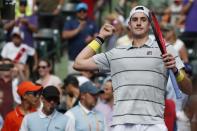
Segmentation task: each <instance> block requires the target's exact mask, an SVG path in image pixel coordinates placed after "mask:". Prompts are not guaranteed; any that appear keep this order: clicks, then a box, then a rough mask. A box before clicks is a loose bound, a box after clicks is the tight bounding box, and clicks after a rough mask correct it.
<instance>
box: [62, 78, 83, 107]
mask: <svg viewBox="0 0 197 131" xmlns="http://www.w3.org/2000/svg"><path fill="white" fill-rule="evenodd" d="M63 90H64V92H65V95H66V103H65V104H66V108H67V110H68V109H70V108H72V107H74V106H76V105H77V104H78V102H79V94H80V93H79V82H78V80H77V78H76V77H75V76H72V75H69V76H67V78H66V79H65V80H64V86H63Z"/></svg>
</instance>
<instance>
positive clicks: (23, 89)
mask: <svg viewBox="0 0 197 131" xmlns="http://www.w3.org/2000/svg"><path fill="white" fill-rule="evenodd" d="M41 91H42V87H41V86H37V85H35V84H33V83H32V82H30V81H24V82H22V83H21V84H20V85H19V86H18V89H17V92H18V94H19V95H20V97H21V100H22V102H21V104H20V105H17V107H16V108H15V109H14V110H13V111H11V112H9V113H8V114H7V115H6V117H5V121H4V125H3V128H2V131H19V129H20V126H21V123H22V120H23V118H24V116H25V115H26V114H28V113H30V112H34V111H36V108H37V105H38V103H39V98H40V94H41Z"/></svg>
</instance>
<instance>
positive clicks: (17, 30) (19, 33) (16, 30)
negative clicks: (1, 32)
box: [12, 27, 24, 39]
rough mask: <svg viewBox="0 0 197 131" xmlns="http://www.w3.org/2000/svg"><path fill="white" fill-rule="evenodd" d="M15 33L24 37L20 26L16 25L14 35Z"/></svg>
mask: <svg viewBox="0 0 197 131" xmlns="http://www.w3.org/2000/svg"><path fill="white" fill-rule="evenodd" d="M13 35H18V36H20V37H21V39H23V38H24V34H23V32H22V31H20V28H19V27H14V29H13V30H12V36H13Z"/></svg>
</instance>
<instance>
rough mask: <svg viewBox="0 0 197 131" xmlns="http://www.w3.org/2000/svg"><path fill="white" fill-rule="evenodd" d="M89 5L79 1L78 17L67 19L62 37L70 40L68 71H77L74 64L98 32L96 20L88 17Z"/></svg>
mask: <svg viewBox="0 0 197 131" xmlns="http://www.w3.org/2000/svg"><path fill="white" fill-rule="evenodd" d="M87 10H88V6H87V5H86V4H85V3H79V4H78V5H77V7H76V19H72V20H70V21H67V22H66V23H65V25H64V31H63V33H62V37H63V38H64V39H67V40H68V59H69V62H68V73H69V74H70V73H76V71H75V70H73V68H72V65H73V63H74V60H75V58H76V56H77V55H78V54H79V52H80V51H81V50H82V49H83V48H84V47H85V46H86V45H87V43H89V42H90V41H91V40H92V39H93V38H94V36H95V34H96V33H97V32H98V27H97V26H96V24H95V22H94V21H92V20H90V19H89V18H88V17H87Z"/></svg>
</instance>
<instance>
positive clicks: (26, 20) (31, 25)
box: [4, 0, 38, 48]
mask: <svg viewBox="0 0 197 131" xmlns="http://www.w3.org/2000/svg"><path fill="white" fill-rule="evenodd" d="M27 2H28V1H27V0H19V11H20V14H21V15H20V16H18V17H16V19H15V20H10V21H8V22H6V23H5V25H4V29H5V30H6V31H7V37H8V38H7V39H8V40H11V32H12V31H13V30H14V28H15V27H17V28H19V29H20V31H21V32H22V33H23V40H22V42H23V43H24V44H27V45H28V46H30V47H32V48H35V46H34V38H33V33H35V32H37V26H38V20H37V16H36V15H35V14H32V15H26V7H27Z"/></svg>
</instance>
